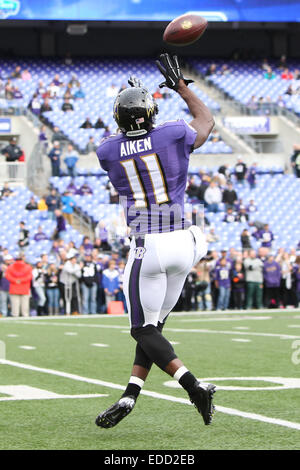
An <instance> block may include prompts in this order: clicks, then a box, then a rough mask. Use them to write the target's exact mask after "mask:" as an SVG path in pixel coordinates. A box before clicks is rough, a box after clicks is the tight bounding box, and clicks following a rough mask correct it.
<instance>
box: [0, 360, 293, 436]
mask: <svg viewBox="0 0 300 470" xmlns="http://www.w3.org/2000/svg"><path fill="white" fill-rule="evenodd" d="M0 364H3V365H8V366H12V367H19V368H21V369H27V370H31V371H35V372H42V373H45V374H50V375H56V376H59V377H64V378H68V379H72V380H77V381H79V382H86V383H91V384H94V385H102V386H104V387H109V388H113V389H117V390H125V387H124V386H123V385H119V384H114V383H112V382H105V381H103V380H98V379H91V378H88V377H81V376H80V375H76V374H70V373H68V372H61V371H58V370H53V369H45V368H42V367H36V366H32V365H30V364H23V363H20V362H14V361H9V360H6V359H0ZM141 393H142V394H143V395H146V396H149V397H152V398H159V399H161V400H167V401H173V402H177V403H183V404H186V405H191V403H190V401H189V400H187V399H184V398H179V397H173V396H171V395H165V394H162V393H156V392H151V391H147V390H142V391H141ZM216 410H217V411H220V412H221V413H225V414H228V415H231V416H239V417H242V418H247V419H252V420H254V421H260V422H263V423H269V424H276V425H277V426H283V427H286V428H290V429H296V430H297V431H300V423H294V422H292V421H286V420H283V419H276V418H269V417H268V416H263V415H260V414H256V413H248V412H245V411H240V410H236V409H234V408H227V407H224V406H219V405H218V406H216Z"/></svg>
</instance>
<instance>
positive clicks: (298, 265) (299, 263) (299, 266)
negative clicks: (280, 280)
mask: <svg viewBox="0 0 300 470" xmlns="http://www.w3.org/2000/svg"><path fill="white" fill-rule="evenodd" d="M299 244H300V243H299ZM293 281H294V289H295V293H296V297H297V306H298V307H300V256H299V255H298V256H297V257H296V260H295V264H294V266H293Z"/></svg>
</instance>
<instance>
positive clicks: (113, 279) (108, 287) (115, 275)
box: [102, 259, 119, 307]
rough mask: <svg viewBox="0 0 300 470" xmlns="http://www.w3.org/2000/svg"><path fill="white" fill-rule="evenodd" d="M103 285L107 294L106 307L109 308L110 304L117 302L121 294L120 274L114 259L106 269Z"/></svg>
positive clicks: (103, 274)
mask: <svg viewBox="0 0 300 470" xmlns="http://www.w3.org/2000/svg"><path fill="white" fill-rule="evenodd" d="M102 285H103V288H104V293H105V303H106V307H108V305H109V303H110V302H111V301H112V300H115V298H116V295H117V293H118V292H119V272H118V270H117V269H116V262H115V260H113V259H111V260H110V261H109V262H108V268H107V269H104V271H103V273H102Z"/></svg>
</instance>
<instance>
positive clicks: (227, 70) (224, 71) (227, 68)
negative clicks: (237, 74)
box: [219, 64, 231, 75]
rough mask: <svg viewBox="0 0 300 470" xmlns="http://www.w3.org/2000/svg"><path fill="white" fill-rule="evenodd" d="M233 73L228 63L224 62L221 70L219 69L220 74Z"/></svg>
mask: <svg viewBox="0 0 300 470" xmlns="http://www.w3.org/2000/svg"><path fill="white" fill-rule="evenodd" d="M230 73H231V70H230V68H229V67H228V65H227V64H224V65H222V67H221V69H220V71H219V74H220V75H229V74H230Z"/></svg>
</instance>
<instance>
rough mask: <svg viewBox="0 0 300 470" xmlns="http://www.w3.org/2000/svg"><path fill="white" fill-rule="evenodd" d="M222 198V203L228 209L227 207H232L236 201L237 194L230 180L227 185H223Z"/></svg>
mask: <svg viewBox="0 0 300 470" xmlns="http://www.w3.org/2000/svg"><path fill="white" fill-rule="evenodd" d="M222 200H223V202H224V204H225V205H226V209H228V208H229V207H233V206H234V204H235V203H236V202H237V200H238V196H237V193H236V191H235V189H234V188H233V184H232V183H231V182H229V183H228V185H227V187H225V189H224V191H223V199H222Z"/></svg>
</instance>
